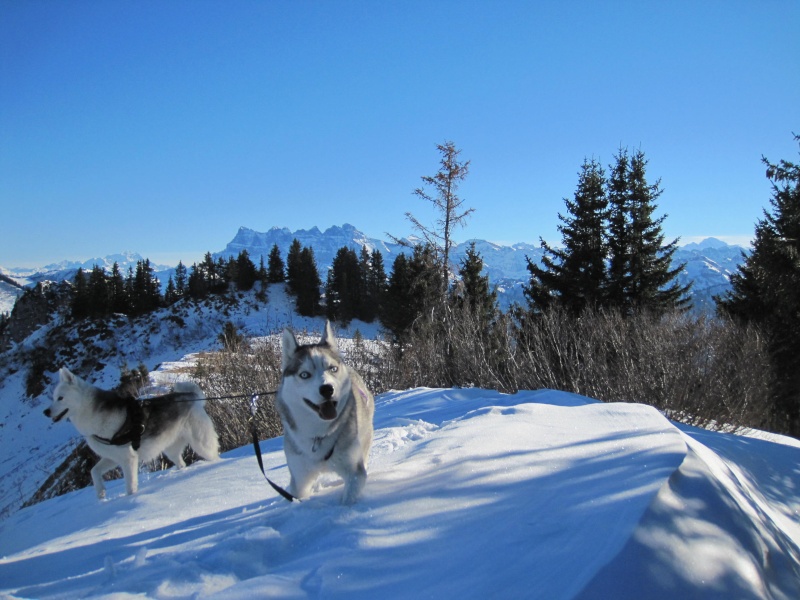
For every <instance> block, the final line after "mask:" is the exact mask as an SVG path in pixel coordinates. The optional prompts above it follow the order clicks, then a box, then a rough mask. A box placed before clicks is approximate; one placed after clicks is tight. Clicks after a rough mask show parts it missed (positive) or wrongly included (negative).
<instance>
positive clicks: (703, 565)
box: [0, 389, 800, 600]
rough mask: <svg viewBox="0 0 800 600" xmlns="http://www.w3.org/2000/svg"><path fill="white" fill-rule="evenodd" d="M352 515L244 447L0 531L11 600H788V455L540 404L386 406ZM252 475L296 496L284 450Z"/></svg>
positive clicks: (777, 441) (445, 394) (637, 419)
mask: <svg viewBox="0 0 800 600" xmlns="http://www.w3.org/2000/svg"><path fill="white" fill-rule="evenodd" d="M375 421H376V422H375V425H376V435H375V442H374V445H373V448H372V453H371V462H370V469H369V472H370V475H369V479H368V482H367V486H366V488H365V491H364V494H363V496H362V498H361V500H360V501H359V502H358V503H357V504H356V505H355V506H353V507H343V506H341V505H340V504H339V497H340V494H341V489H342V488H341V486H340V485H339V482H338V481H337V480H336V479H335V478H329V479H324V480H322V482H321V483H320V485H319V489H318V490H317V494H316V495H315V496H314V497H313V498H311V499H310V500H307V501H305V502H302V503H299V504H297V503H294V504H290V503H287V502H286V501H285V500H283V499H282V498H280V497H277V496H275V494H274V492H272V491H271V489H270V488H269V487H268V486H267V485H266V484H265V482H264V480H263V478H262V476H261V473H260V472H259V471H258V468H257V466H256V462H255V459H254V457H253V456H252V449H250V448H241V449H239V450H236V451H233V452H230V453H228V454H227V455H225V457H224V460H222V461H220V462H217V463H196V464H195V465H192V466H191V467H189V468H187V469H185V470H183V471H177V470H169V471H162V472H158V473H153V474H143V475H142V481H141V485H140V492H139V494H137V495H135V496H130V497H129V496H124V495H123V493H124V488H123V487H122V482H121V481H115V482H112V483H111V484H110V486H109V498H110V499H109V500H107V501H105V502H98V501H97V500H96V499H95V497H94V494H93V492H92V490H89V489H87V490H81V491H78V492H74V493H71V494H68V495H66V496H61V497H58V498H55V499H53V500H49V501H47V502H44V503H42V504H39V505H36V506H33V507H30V508H27V509H23V510H21V511H19V512H18V513H16V514H14V515H12V516H11V517H10V518H8V519H7V520H6V521H4V522H2V523H1V524H0V556H1V557H2V558H0V596H2V597H6V598H75V597H82V598H115V599H123V598H142V597H147V598H215V597H217V598H225V599H236V598H242V599H244V598H247V599H249V598H254V597H281V598H317V597H319V598H337V597H347V598H379V597H380V598H409V597H461V598H485V597H489V596H493V597H504V598H543V599H548V600H552V599H558V598H564V599H566V598H676V597H681V598H695V597H697V598H700V597H702V598H715V597H719V598H733V597H735V598H765V597H766V598H797V597H800V583H798V582H800V525H798V510H800V498H798V489H797V485H798V482H799V481H800V444H798V443H797V442H795V441H794V440H790V439H786V438H781V437H779V436H771V435H766V434H760V435H761V438H760V439H759V438H758V437H741V436H733V435H729V434H720V433H710V432H706V431H701V430H695V429H692V428H687V427H683V426H680V427H677V426H675V425H674V424H672V423H670V422H669V421H667V420H666V419H665V418H664V417H663V416H661V414H659V413H658V412H657V411H656V410H655V409H653V408H650V407H647V406H644V405H639V404H601V403H597V402H594V401H591V400H589V399H587V398H582V397H579V396H575V395H571V394H566V393H560V392H552V391H538V392H520V393H518V394H515V395H504V394H500V393H497V392H491V391H485V390H478V389H472V390H431V389H418V390H412V391H408V392H393V393H388V394H383V395H382V396H380V397H379V398H378V400H377V410H376V419H375ZM261 446H262V450H263V452H264V458H265V467H266V468H267V469H268V474H269V476H270V477H271V478H272V479H274V480H276V481H277V482H279V483H286V482H287V481H288V477H289V475H288V471H287V469H286V465H285V461H284V457H283V452H282V439H281V438H277V439H273V440H268V441H265V442H262V444H261Z"/></svg>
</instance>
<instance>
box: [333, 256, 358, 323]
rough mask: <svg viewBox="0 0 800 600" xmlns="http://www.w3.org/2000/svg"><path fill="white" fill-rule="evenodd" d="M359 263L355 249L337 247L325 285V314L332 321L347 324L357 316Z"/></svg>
mask: <svg viewBox="0 0 800 600" xmlns="http://www.w3.org/2000/svg"><path fill="white" fill-rule="evenodd" d="M361 288H362V275H361V265H360V263H359V260H358V256H356V253H355V251H353V250H352V249H350V248H348V247H346V246H344V247H342V248H339V250H338V251H337V252H336V256H335V257H334V259H333V264H332V265H331V268H330V270H329V271H328V278H327V283H326V285H325V297H326V300H327V314H328V318H329V319H331V320H332V321H341V322H342V323H343V324H345V325H347V324H348V323H349V322H350V321H352V320H353V319H356V318H359V316H360V313H361V302H362V298H363V295H362V292H361Z"/></svg>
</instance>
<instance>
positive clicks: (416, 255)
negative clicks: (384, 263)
mask: <svg viewBox="0 0 800 600" xmlns="http://www.w3.org/2000/svg"><path fill="white" fill-rule="evenodd" d="M401 257H402V258H401ZM440 267H441V265H440V263H439V261H438V259H437V253H436V249H435V248H434V247H433V246H431V245H430V244H424V245H422V244H419V245H417V246H414V249H413V253H412V256H411V258H410V259H407V258H406V256H405V254H400V255H398V256H397V258H396V259H395V261H394V265H393V267H392V274H391V275H390V276H389V285H388V289H387V291H386V302H385V305H384V310H383V315H382V317H381V322H382V323H383V325H384V326H385V327H386V328H387V329H388V330H389V331H390V332H391V333H392V335H393V337H394V339H395V341H399V342H402V341H403V340H404V338H405V334H406V333H407V332H408V331H409V329H410V328H411V326H412V325H413V324H414V321H416V320H417V319H418V318H419V317H420V316H421V315H422V314H423V313H427V312H429V311H431V310H433V309H434V308H435V307H436V306H440V305H441V303H442V295H441V290H442V286H443V283H442V277H443V275H442V271H441V268H440Z"/></svg>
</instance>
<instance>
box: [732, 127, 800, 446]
mask: <svg viewBox="0 0 800 600" xmlns="http://www.w3.org/2000/svg"><path fill="white" fill-rule="evenodd" d="M795 140H796V141H798V142H800V136H797V135H795ZM762 162H763V163H764V164H765V165H766V167H767V178H768V179H769V180H770V183H771V186H772V197H771V198H770V206H771V210H766V209H765V210H764V217H763V218H762V219H760V220H759V221H758V222H757V223H756V227H755V239H754V240H753V250H752V252H751V253H750V254H749V255H748V256H746V258H745V260H744V263H743V264H742V265H741V266H740V267H739V271H738V272H737V273H735V274H734V275H732V276H731V290H730V291H729V292H728V293H727V294H725V295H723V296H722V297H718V298H716V300H717V308H718V310H719V312H721V313H723V314H727V315H729V316H732V317H734V318H736V319H739V320H741V321H744V322H748V323H755V324H757V325H759V326H760V327H761V328H762V329H763V331H765V333H766V335H767V338H768V345H769V353H770V358H771V362H772V367H773V372H774V377H775V390H774V394H773V396H774V399H775V400H774V402H775V404H774V407H773V417H774V422H775V425H774V427H775V428H776V429H777V430H779V431H781V432H783V433H788V434H789V435H793V436H795V437H800V165H797V164H794V163H792V162H789V161H786V160H781V161H780V162H779V163H777V164H773V163H770V162H769V160H767V159H766V158H765V157H762Z"/></svg>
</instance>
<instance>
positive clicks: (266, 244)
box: [164, 223, 745, 312]
mask: <svg viewBox="0 0 800 600" xmlns="http://www.w3.org/2000/svg"><path fill="white" fill-rule="evenodd" d="M294 239H297V240H298V241H299V242H300V243H301V244H302V245H303V246H309V247H311V248H313V249H314V256H315V258H316V260H317V267H318V268H319V271H320V275H321V276H322V278H323V280H324V279H325V273H326V272H327V270H328V269H329V268H330V266H331V264H332V263H333V259H334V256H335V255H336V252H337V251H338V250H339V249H340V248H342V247H343V246H346V247H348V248H352V249H353V250H356V251H357V252H358V251H359V250H360V249H361V247H362V246H366V247H367V249H368V250H369V251H370V252H371V251H372V250H375V249H377V250H380V252H381V253H382V254H383V258H384V262H385V264H386V269H387V274H388V272H390V269H391V266H392V263H393V262H394V259H395V258H396V257H397V255H398V254H400V253H401V252H403V251H405V250H407V249H406V248H404V247H403V246H401V245H399V244H395V243H391V242H386V241H383V240H378V239H375V238H370V237H368V236H367V235H365V234H364V233H362V232H361V231H359V230H358V229H357V228H355V227H354V226H353V225H350V224H347V223H346V224H344V225H342V226H341V227H330V228H329V229H326V230H325V231H321V230H320V229H319V228H317V227H313V228H312V229H308V230H306V229H300V230H297V231H294V232H293V231H290V230H289V229H287V228H285V227H284V228H278V227H273V228H272V229H270V230H269V231H267V232H263V233H262V232H258V231H254V230H252V229H248V228H247V227H241V228H240V229H239V231H238V232H237V233H236V236H235V237H234V238H233V240H231V241H230V242H229V243H228V245H227V246H226V247H225V249H224V250H222V251H221V252H218V253H216V254H214V255H213V256H214V257H215V258H216V257H219V256H222V257H224V258H228V257H230V256H233V257H235V256H238V254H239V253H240V252H241V251H242V250H247V252H248V254H249V255H250V258H251V259H252V260H253V262H255V263H256V264H258V262H259V261H260V260H261V257H263V258H264V261H265V262H266V260H267V256H268V255H269V252H270V251H271V250H272V247H273V246H274V245H276V244H277V245H278V248H279V249H280V251H281V255H282V256H283V257H284V258H285V257H286V254H287V252H288V250H289V246H290V245H291V243H292V241H293V240H294ZM472 243H474V244H475V249H476V250H477V251H478V252H479V253H480V255H481V257H482V258H483V261H484V265H485V266H484V269H485V271H484V272H485V273H486V274H487V275H488V276H489V280H490V281H491V282H492V283H493V284H494V285H496V286H497V287H498V291H499V292H500V296H499V298H500V305H501V307H503V308H507V307H509V306H511V304H513V303H515V302H516V303H520V304H521V303H524V301H525V299H524V295H523V292H522V290H523V286H524V285H525V284H527V283H528V281H529V278H530V274H529V272H528V269H527V265H528V260H527V259H528V258H530V259H531V260H533V261H534V262H536V263H537V264H541V260H542V254H543V251H542V249H541V247H539V246H538V245H533V244H527V243H519V244H514V245H511V246H508V245H502V244H495V243H492V242H487V241H485V240H468V241H466V242H464V243H461V244H457V245H455V246H454V247H453V262H454V263H455V264H456V265H458V264H459V263H460V262H461V261H462V260H463V258H464V256H465V254H466V252H467V250H468V249H469V247H470V245H471V244H472ZM744 252H745V249H744V248H742V247H741V246H732V245H729V244H726V243H725V242H723V241H721V240H718V239H716V238H707V239H705V240H703V241H702V242H700V243H691V244H687V245H685V246H682V247H680V248H679V249H678V250H677V251H676V252H675V255H674V257H673V258H674V263H675V264H676V265H678V264H681V263H686V266H685V268H684V270H683V271H682V272H681V273H680V275H679V276H678V280H679V282H680V283H681V284H684V285H685V284H687V283H690V282H691V283H692V284H693V286H692V300H693V304H694V310H695V311H696V312H713V311H714V301H713V296H714V295H718V294H721V293H723V292H725V291H726V290H728V289H730V281H729V280H730V275H731V274H732V273H735V272H736V271H737V269H738V267H739V265H740V264H741V263H742V260H743V256H744ZM164 280H165V281H166V278H164Z"/></svg>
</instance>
